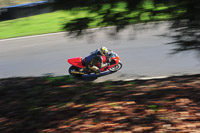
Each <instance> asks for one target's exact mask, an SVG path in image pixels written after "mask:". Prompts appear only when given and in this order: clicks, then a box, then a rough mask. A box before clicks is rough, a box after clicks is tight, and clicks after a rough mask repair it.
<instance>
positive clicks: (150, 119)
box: [0, 75, 200, 132]
mask: <svg viewBox="0 0 200 133" xmlns="http://www.w3.org/2000/svg"><path fill="white" fill-rule="evenodd" d="M199 81H200V77H199V75H193V76H192V75H191V76H183V77H170V78H166V79H155V80H154V79H152V80H133V81H126V82H122V81H115V82H114V81H107V82H102V83H93V82H85V81H78V80H75V79H73V78H72V77H70V76H61V77H49V76H48V77H30V78H9V79H1V80H0V84H1V90H0V92H1V94H2V95H1V105H0V108H1V110H0V112H1V114H3V115H2V116H1V118H0V123H1V125H2V126H1V128H0V131H1V132H19V131H25V132H72V131H77V132H86V131H89V132H99V131H101V132H103V131H107V132H114V131H121V132H123V131H131V132H134V131H135V132H136V131H138V132H149V131H161V132H167V131H168V132H171V131H187V130H190V131H198V128H199V127H200V124H199V122H198V120H199V119H200V115H199V112H198V110H199V109H200V107H199V104H200V101H199V89H200V82H199Z"/></svg>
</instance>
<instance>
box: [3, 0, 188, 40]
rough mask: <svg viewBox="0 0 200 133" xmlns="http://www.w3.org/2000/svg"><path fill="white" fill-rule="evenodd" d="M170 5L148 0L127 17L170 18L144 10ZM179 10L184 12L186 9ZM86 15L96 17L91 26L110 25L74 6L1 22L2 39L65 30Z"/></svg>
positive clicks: (120, 7)
mask: <svg viewBox="0 0 200 133" xmlns="http://www.w3.org/2000/svg"><path fill="white" fill-rule="evenodd" d="M126 6H127V5H126V3H124V2H119V3H117V4H116V6H115V7H114V8H113V9H112V10H113V11H114V12H115V13H116V12H119V13H120V12H124V11H126V10H127V9H126ZM109 7H110V5H109V4H106V5H104V6H103V8H102V11H103V10H106V9H108V8H109ZM170 7H173V6H172V5H171V6H165V5H157V6H156V7H154V5H153V3H152V1H151V0H146V1H144V3H143V4H142V5H141V7H140V9H138V10H136V11H134V12H131V13H129V14H127V15H126V16H125V17H135V18H138V19H131V20H129V21H130V23H138V22H148V21H152V20H154V21H157V20H169V19H171V18H172V16H171V15H170V14H168V13H158V14H156V15H154V16H152V13H151V12H143V10H154V11H162V10H166V9H168V8H170ZM174 7H175V6H174ZM177 12H178V13H183V12H185V11H177ZM84 17H92V18H95V21H93V22H91V23H89V25H88V27H89V28H95V27H104V26H108V25H105V24H104V23H100V22H101V21H102V17H103V16H99V15H98V14H97V13H91V12H90V11H89V9H88V8H74V9H72V10H68V11H62V10H60V11H55V12H51V13H46V14H40V15H36V16H31V17H25V18H19V19H14V20H8V21H3V22H0V31H1V32H0V39H6V38H13V37H21V36H30V35H38V34H45V33H53V32H61V31H64V28H63V27H64V25H65V24H66V23H67V22H70V21H71V20H73V19H78V18H84Z"/></svg>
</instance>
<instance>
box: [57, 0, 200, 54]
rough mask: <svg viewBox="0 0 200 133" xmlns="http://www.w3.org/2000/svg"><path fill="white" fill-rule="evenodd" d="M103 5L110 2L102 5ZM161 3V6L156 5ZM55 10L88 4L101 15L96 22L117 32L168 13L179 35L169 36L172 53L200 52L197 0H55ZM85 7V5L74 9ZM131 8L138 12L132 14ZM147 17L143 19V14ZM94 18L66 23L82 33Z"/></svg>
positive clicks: (198, 3) (72, 29)
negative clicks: (121, 7) (172, 45)
mask: <svg viewBox="0 0 200 133" xmlns="http://www.w3.org/2000/svg"><path fill="white" fill-rule="evenodd" d="M119 2H124V3H125V10H121V11H116V10H115V8H116V6H117V4H118V3H119ZM105 4H107V5H109V6H108V7H106V8H105ZM161 5H163V9H162V10H159V9H158V7H160V6H161ZM55 7H56V8H57V9H63V10H66V9H67V10H70V9H72V8H75V7H87V10H89V11H90V12H95V13H97V14H98V16H100V17H101V21H99V22H98V25H103V26H110V25H116V32H119V31H120V30H121V29H123V28H124V27H125V26H126V25H128V24H131V23H139V22H149V21H157V20H159V19H157V16H160V17H162V16H163V15H165V14H168V15H169V16H171V17H170V18H168V20H172V22H173V25H172V27H171V28H172V29H174V30H175V31H176V32H177V33H178V34H177V35H175V36H172V37H173V38H174V40H175V41H174V42H172V44H177V49H175V51H174V53H177V52H180V51H187V50H192V49H195V50H198V51H199V53H200V32H199V31H200V21H199V19H200V14H199V13H200V2H199V0H123V1H121V0H73V1H72V0H55ZM78 9H81V10H84V8H77V10H78ZM134 11H138V13H136V14H134V15H133V12H134ZM144 16H145V17H146V18H147V19H145V17H144ZM96 19H97V18H95V17H94V18H93V17H85V18H79V19H74V20H72V21H71V22H68V23H67V24H66V25H65V27H64V28H65V29H66V30H68V31H71V32H70V33H77V34H76V35H81V34H82V33H83V32H82V30H84V29H87V28H88V25H89V24H90V23H92V22H93V21H95V20H96Z"/></svg>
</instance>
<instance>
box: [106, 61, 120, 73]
mask: <svg viewBox="0 0 200 133" xmlns="http://www.w3.org/2000/svg"><path fill="white" fill-rule="evenodd" d="M121 68H122V63H121V62H119V63H118V64H117V65H115V66H114V67H112V68H110V69H109V70H110V71H111V72H116V71H118V70H120V69H121Z"/></svg>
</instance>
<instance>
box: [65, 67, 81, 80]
mask: <svg viewBox="0 0 200 133" xmlns="http://www.w3.org/2000/svg"><path fill="white" fill-rule="evenodd" d="M73 71H79V68H78V67H75V66H71V67H70V68H69V70H68V72H69V74H70V75H72V76H74V77H78V78H80V77H82V74H74V73H72V72H73Z"/></svg>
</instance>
